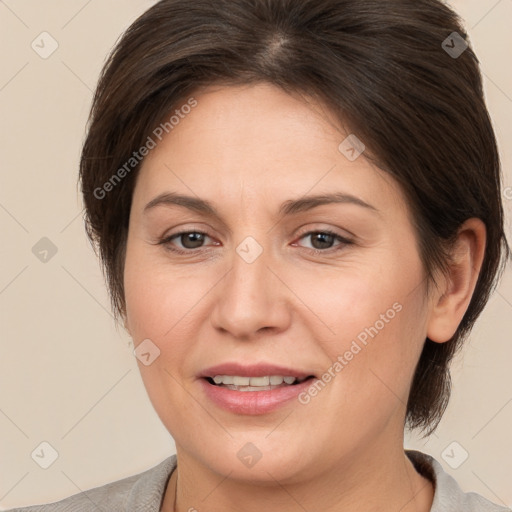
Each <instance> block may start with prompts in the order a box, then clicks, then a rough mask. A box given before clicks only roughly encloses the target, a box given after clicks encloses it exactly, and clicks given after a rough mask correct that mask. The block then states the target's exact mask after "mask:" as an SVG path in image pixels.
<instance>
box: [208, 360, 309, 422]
mask: <svg viewBox="0 0 512 512" xmlns="http://www.w3.org/2000/svg"><path fill="white" fill-rule="evenodd" d="M199 377H200V378H199V381H200V382H201V384H202V389H203V392H204V394H205V395H206V397H207V398H208V399H209V400H210V401H211V403H212V404H214V405H216V406H218V407H221V408H222V409H224V410H227V411H229V412H231V413H234V414H237V415H261V414H266V413H270V412H272V411H274V410H277V409H279V408H281V407H283V406H285V405H286V404H293V403H295V404H298V403H299V402H298V401H297V400H294V399H296V398H297V396H299V395H300V393H302V392H304V390H306V389H307V388H308V387H309V386H310V384H311V382H312V381H313V380H314V379H316V376H315V375H314V374H313V373H311V372H308V371H301V370H296V369H292V368H287V367H284V366H276V365H273V364H256V365H250V366H245V365H241V364H238V363H226V364H222V365H217V366H215V367H212V368H209V369H207V370H205V371H204V372H203V373H201V374H200V375H199Z"/></svg>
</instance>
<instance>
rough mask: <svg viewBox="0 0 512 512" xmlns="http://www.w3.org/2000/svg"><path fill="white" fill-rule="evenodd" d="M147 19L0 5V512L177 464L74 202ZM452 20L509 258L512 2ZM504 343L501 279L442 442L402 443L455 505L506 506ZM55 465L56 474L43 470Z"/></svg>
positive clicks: (9, 0)
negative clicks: (422, 459) (98, 91)
mask: <svg viewBox="0 0 512 512" xmlns="http://www.w3.org/2000/svg"><path fill="white" fill-rule="evenodd" d="M363 1H364V0H363ZM153 3H154V2H153V1H148V0H145V1H144V0H108V1H104V0H46V1H44V2H41V1H36V0H5V1H0V34H2V35H1V38H2V39H1V42H2V44H1V46H0V52H1V67H0V119H1V134H0V135H1V136H0V147H1V153H0V166H1V173H0V233H1V245H0V258H1V266H0V325H1V331H0V461H1V462H0V509H6V508H11V507H14V506H22V505H29V504H35V503H44V502H50V501H56V500H58V499H62V498H64V497H66V496H69V495H71V494H75V493H78V492H80V491H82V490H86V489H89V488H91V487H95V486H98V485H102V484H105V483H107V482H110V481H113V480H117V479H120V478H123V477H126V476H129V475H131V474H134V473H138V472H141V471H143V470H145V469H147V468H149V467H151V466H154V465H155V464H157V463H158V462H160V461H161V460H163V459H164V458H165V457H167V456H169V455H170V454H172V453H174V450H175V447H174V442H173V440H172V438H171V436H170V434H169V433H168V432H167V431H166V429H165V428H164V426H163V425H162V424H161V422H160V420H159V418H158V416H157V415H156V413H155V412H154V410H153V408H152V405H151V403H150V402H149V399H148V397H147V394H146V392H145V389H144V387H143V384H142V380H141V378H140V376H139V371H138V368H137V364H136V359H135V358H134V356H133V345H132V343H131V340H130V339H129V337H128V336H127V335H126V334H125V333H124V331H123V329H122V328H119V330H116V328H115V326H114V322H113V318H112V315H111V312H110V305H109V299H108V296H107V292H106V288H105V285H104V283H103V278H102V274H101V271H100V267H99V265H98V262H97V260H96V257H95V255H94V253H93V251H92V249H91V247H90V245H89V243H88V241H87V239H86V236H85V231H84V227H83V221H82V213H81V210H82V205H81V200H80V196H79V193H78V188H77V175H78V159H79V155H80V149H81V144H82V141H83V138H84V133H85V126H86V121H87V115H88V111H89V107H90V104H91V100H92V93H93V90H94V87H95V84H96V80H97V78H98V75H99V72H100V69H101V67H102V64H103V62H104V60H105V58H106V56H107V54H108V52H109V50H110V49H111V47H112V46H113V45H114V43H115V41H116V40H117V38H118V37H119V36H120V35H121V33H122V32H123V31H124V30H125V29H126V28H127V27H128V26H129V25H130V23H131V22H132V21H134V20H135V18H137V17H138V16H139V15H140V14H141V13H142V12H144V11H145V10H146V9H147V8H149V7H150V6H151V5H153ZM451 5H452V6H453V7H454V8H455V10H457V11H458V12H459V13H460V14H461V16H462V18H463V19H464V21H465V25H466V28H467V31H468V34H469V39H470V41H471V43H472V45H473V47H474V49H475V51H476V53H477V55H478V57H479V59H480V62H481V68H482V72H483V74H484V82H485V91H486V97H487V104H488V108H489V110H490V113H491V116H492V118H493V121H494V125H495V129H496V134H497V137H498V142H499V145H500V151H501V156H502V163H503V170H504V187H510V188H508V189H506V188H505V190H504V206H505V209H506V213H507V236H508V237H509V240H511V242H512V230H511V229H510V216H511V213H512V171H511V165H510V164H511V162H512V144H511V142H512V122H511V120H512V67H511V65H510V63H511V57H512V52H511V48H512V32H511V30H510V26H511V22H512V0H499V1H498V0H453V1H452V2H451ZM447 36H448V34H447ZM439 45H440V47H439V51H443V50H442V48H441V41H440V42H439ZM52 52H53V53H52ZM50 53H51V54H50ZM511 333H512V271H511V268H510V265H509V266H508V267H507V270H506V272H505V274H504V276H503V279H502V281H501V284H500V286H499V287H498V289H497V291H496V292H495V293H494V295H493V296H492V298H491V300H490V302H489V303H488V305H487V307H486V309H485V311H484V313H483V315H482V316H481V317H480V319H479V320H478V322H477V324H476V326H475V329H474V330H473V332H472V335H471V336H470V338H469V340H468V343H467V345H466V348H465V350H464V351H463V353H462V355H461V356H460V357H458V358H457V359H456V361H455V362H454V365H453V382H454V385H453V394H452V399H451V402H450V405H449V408H448V410H447V412H446V414H445V417H444V418H443V420H442V423H441V425H440V427H439V428H438V430H437V431H436V432H435V434H433V435H432V436H431V437H430V438H429V439H427V440H421V439H418V438H417V437H416V436H408V438H407V440H406V445H407V446H408V447H411V448H416V449H420V450H422V451H425V452H427V453H430V454H432V455H433V456H434V457H436V458H437V459H438V460H439V461H440V462H441V463H442V464H443V466H444V467H445V468H446V470H447V471H448V472H449V473H451V474H452V475H454V477H455V478H456V479H457V480H458V482H459V483H460V484H461V486H462V487H463V489H464V490H473V491H475V492H478V493H480V494H482V495H483V496H486V497H487V498H489V499H491V500H492V501H495V502H496V503H501V504H507V505H508V506H511V505H512V482H511V475H512V457H511V455H512V439H511V432H512V379H511V377H510V376H511V371H510V366H511V362H512V358H511V355H512V339H511ZM41 443H49V445H51V447H53V448H50V447H49V446H48V445H46V444H43V445H41ZM41 450H42V451H41ZM52 450H55V451H56V454H55V456H57V459H56V460H55V461H54V462H53V463H52V464H51V465H50V466H49V467H48V468H47V469H44V468H43V467H41V465H43V466H44V465H47V464H49V463H50V462H51V461H52V460H51V458H52V454H53V451H52ZM42 453H44V457H43V456H41V454H42ZM37 454H39V455H40V456H39V457H38V456H37Z"/></svg>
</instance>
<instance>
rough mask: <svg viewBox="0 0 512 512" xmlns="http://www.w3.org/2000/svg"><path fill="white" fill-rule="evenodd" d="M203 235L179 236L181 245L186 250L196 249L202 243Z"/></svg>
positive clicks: (189, 234) (187, 234) (188, 234)
mask: <svg viewBox="0 0 512 512" xmlns="http://www.w3.org/2000/svg"><path fill="white" fill-rule="evenodd" d="M202 237H203V235H202V234H201V233H186V234H184V235H181V243H182V244H183V246H184V247H186V248H187V249H197V248H198V247H200V246H201V243H202V242H203V238H202Z"/></svg>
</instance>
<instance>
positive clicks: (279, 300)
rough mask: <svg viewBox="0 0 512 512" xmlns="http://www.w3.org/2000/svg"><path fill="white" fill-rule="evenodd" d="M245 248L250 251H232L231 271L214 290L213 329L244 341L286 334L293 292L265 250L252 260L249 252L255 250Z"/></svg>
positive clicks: (277, 264)
mask: <svg viewBox="0 0 512 512" xmlns="http://www.w3.org/2000/svg"><path fill="white" fill-rule="evenodd" d="M241 245H243V244H241ZM247 248H248V249H249V251H245V252H244V247H243V246H242V247H240V246H239V247H238V249H239V250H240V252H235V251H234V253H233V258H232V267H231V270H230V271H228V272H227V274H226V275H225V276H224V277H223V279H222V280H221V282H220V283H219V285H218V286H216V287H215V290H216V296H215V297H214V300H215V303H214V307H213V310H212V315H211V322H212V324H213V326H214V327H215V328H216V329H218V330H220V331H223V332H224V333H226V332H227V333H229V334H231V335H232V336H233V337H235V338H237V339H241V340H246V341H248V340H253V339H256V338H257V337H258V336H260V335H261V334H262V333H263V332H267V334H269V333H272V334H274V335H275V334H278V333H280V332H283V331H285V330H286V329H287V328H288V327H289V325H290V321H291V311H290V309H291V305H292V304H291V302H290V296H291V295H292V292H291V291H290V290H289V289H288V288H287V287H286V285H285V283H284V282H283V279H282V278H280V276H279V263H278V262H277V261H276V260H275V259H274V258H272V257H271V255H270V252H269V251H266V250H263V251H262V252H261V254H259V255H258V256H257V257H256V258H255V259H254V260H252V258H251V257H250V256H251V255H250V252H251V251H254V250H255V247H254V246H245V249H247ZM258 252H259V251H258ZM255 254H257V252H256V253H255ZM255 254H254V252H253V255H252V256H253V257H254V256H255ZM248 255H249V257H248Z"/></svg>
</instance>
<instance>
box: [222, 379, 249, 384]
mask: <svg viewBox="0 0 512 512" xmlns="http://www.w3.org/2000/svg"><path fill="white" fill-rule="evenodd" d="M250 382H251V378H250V377H233V384H234V385H235V386H248V385H249V383H250ZM223 383H224V382H223Z"/></svg>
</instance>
